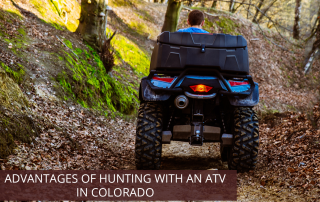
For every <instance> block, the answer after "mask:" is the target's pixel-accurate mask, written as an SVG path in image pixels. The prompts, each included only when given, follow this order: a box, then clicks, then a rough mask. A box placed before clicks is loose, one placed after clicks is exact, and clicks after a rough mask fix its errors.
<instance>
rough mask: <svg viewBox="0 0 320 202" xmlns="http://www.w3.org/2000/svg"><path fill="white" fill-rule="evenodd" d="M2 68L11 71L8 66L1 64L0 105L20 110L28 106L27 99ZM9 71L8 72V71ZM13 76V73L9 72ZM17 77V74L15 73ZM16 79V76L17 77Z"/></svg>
mask: <svg viewBox="0 0 320 202" xmlns="http://www.w3.org/2000/svg"><path fill="white" fill-rule="evenodd" d="M3 67H6V68H7V69H6V71H7V72H8V71H9V70H11V69H10V68H9V67H8V66H6V65H4V64H3V63H2V67H1V65H0V105H1V106H5V107H7V108H11V109H13V108H15V109H21V108H23V107H27V106H28V101H27V98H26V97H25V96H24V95H23V93H22V91H21V89H20V88H19V86H18V84H17V83H16V82H15V81H14V80H13V79H12V78H10V77H9V76H8V75H7V73H6V72H5V70H4V69H3ZM8 69H9V70H8ZM10 72H11V73H12V74H13V76H14V73H15V72H14V71H12V70H11V71H9V73H10ZM16 74H17V75H18V73H16ZM17 77H18V76H17Z"/></svg>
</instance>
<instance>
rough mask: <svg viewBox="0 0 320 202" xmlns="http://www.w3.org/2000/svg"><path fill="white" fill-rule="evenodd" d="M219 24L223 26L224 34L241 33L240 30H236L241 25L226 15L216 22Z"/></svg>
mask: <svg viewBox="0 0 320 202" xmlns="http://www.w3.org/2000/svg"><path fill="white" fill-rule="evenodd" d="M216 23H217V25H218V26H219V27H220V28H222V32H223V33H224V34H231V35H240V34H239V33H238V32H236V31H235V29H236V28H237V27H239V25H238V24H237V23H235V22H234V21H232V20H231V19H229V18H226V17H220V20H219V21H217V22H216Z"/></svg>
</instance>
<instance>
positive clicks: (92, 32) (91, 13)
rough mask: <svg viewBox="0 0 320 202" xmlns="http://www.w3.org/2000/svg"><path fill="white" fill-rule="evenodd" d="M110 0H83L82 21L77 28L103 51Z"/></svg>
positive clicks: (90, 42) (94, 46)
mask: <svg viewBox="0 0 320 202" xmlns="http://www.w3.org/2000/svg"><path fill="white" fill-rule="evenodd" d="M107 4H108V0H82V1H81V14H80V19H79V21H80V23H79V26H78V29H77V32H79V33H80V34H81V35H82V37H83V39H84V40H85V41H86V42H87V43H88V44H89V45H90V46H92V47H93V48H95V49H96V50H98V51H102V47H103V44H104V43H105V41H106V28H107V11H108V9H107Z"/></svg>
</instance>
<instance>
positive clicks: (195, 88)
mask: <svg viewBox="0 0 320 202" xmlns="http://www.w3.org/2000/svg"><path fill="white" fill-rule="evenodd" d="M190 88H191V89H192V90H193V91H194V92H202V93H204V92H205V93H207V92H209V91H210V90H211V89H212V87H210V86H206V85H203V84H199V85H194V86H190Z"/></svg>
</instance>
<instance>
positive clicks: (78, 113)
mask: <svg viewBox="0 0 320 202" xmlns="http://www.w3.org/2000/svg"><path fill="white" fill-rule="evenodd" d="M8 2H9V1H8ZM112 2H113V4H114V5H113V6H114V8H113V9H114V10H113V11H112V13H111V14H110V15H111V20H110V21H109V22H110V25H109V28H110V29H111V30H113V31H114V30H120V33H121V35H122V36H125V37H127V39H128V40H131V41H134V42H135V44H139V47H140V48H141V50H142V52H144V53H148V54H150V52H151V51H152V48H153V47H152V46H153V43H154V40H155V37H156V35H157V33H159V32H160V29H161V24H162V20H163V16H164V12H165V6H164V5H160V4H156V5H154V4H148V3H143V4H142V3H141V4H137V3H136V2H139V1H132V2H134V5H135V6H128V5H117V4H116V3H117V2H122V1H112ZM112 2H111V3H112ZM124 2H131V1H124ZM24 8H26V9H27V7H24ZM151 13H152V14H153V15H152V16H153V17H152V16H151ZM186 15H187V11H186V10H183V11H182V13H181V20H180V24H179V27H181V28H182V27H184V26H186V25H185V20H184V19H185V18H186ZM213 15H217V16H218V18H219V20H220V22H221V24H220V23H216V22H214V23H213V24H211V27H209V28H208V29H209V30H210V29H211V28H212V30H211V31H215V32H228V31H229V32H232V33H236V32H237V33H241V34H242V35H243V36H244V37H245V38H246V39H247V40H248V44H249V45H248V46H249V54H250V64H251V73H252V75H253V78H254V80H255V81H257V82H259V84H260V91H261V97H260V100H261V101H260V104H259V106H258V107H257V108H256V110H257V112H258V113H259V114H260V118H261V119H260V150H259V158H258V164H257V167H256V169H255V170H254V171H252V172H248V173H241V174H238V200H239V201H317V200H318V199H319V197H320V180H319V175H320V164H319V162H320V154H319V152H318V151H319V149H320V144H319V140H320V129H319V127H320V123H319V117H320V114H319V106H318V105H315V104H314V103H316V101H317V100H318V93H319V90H318V88H319V87H317V86H319V80H318V79H319V76H318V74H319V71H314V73H312V74H310V75H308V76H306V77H304V76H302V74H301V72H302V69H301V68H300V64H301V62H302V60H303V51H304V49H298V48H294V47H292V46H289V45H288V44H287V43H286V42H285V41H284V40H283V39H281V38H280V37H279V36H278V35H277V34H276V33H273V32H270V31H268V30H264V31H265V32H266V34H267V35H268V36H269V37H270V38H272V39H273V40H274V41H276V42H277V43H279V44H281V45H283V46H287V47H288V48H289V49H290V50H291V51H292V50H294V51H295V52H296V53H292V52H287V51H283V50H281V49H279V48H278V47H276V46H274V45H273V44H271V43H270V42H268V41H267V40H266V39H265V38H264V37H263V35H262V32H261V31H259V28H258V27H257V26H256V25H253V24H252V23H250V22H249V21H248V20H246V19H243V18H240V17H239V16H232V15H230V14H228V13H222V14H221V13H219V12H218V13H217V12H216V11H215V12H213ZM137 16H138V17H137ZM150 16H151V17H150ZM23 17H24V21H25V22H26V25H25V26H28V24H29V27H28V29H29V31H30V33H31V35H36V38H37V43H34V44H33V45H32V46H31V47H29V48H27V49H26V50H25V52H26V54H30V55H31V54H32V55H34V54H35V57H34V58H32V57H29V58H28V62H29V63H30V65H26V67H27V68H30V72H29V76H30V78H31V77H32V79H30V80H28V82H30V83H31V82H34V81H37V82H34V83H32V84H30V85H28V86H26V87H25V88H23V87H22V85H21V84H20V85H19V86H20V88H21V91H22V92H23V94H24V95H25V96H26V98H27V99H28V103H29V106H30V107H28V110H29V115H30V116H31V117H32V119H33V120H34V122H36V123H37V124H38V126H39V128H38V129H37V130H38V131H36V132H37V133H38V135H37V136H36V137H35V139H34V141H33V142H32V143H31V144H28V143H23V142H21V141H17V140H16V141H15V143H16V145H17V148H16V149H15V150H14V152H13V154H11V155H10V156H8V157H7V158H3V159H0V168H1V169H2V170H50V169H55V170H61V169H62V170H66V169H74V170H84V169H94V170H96V169H106V170H108V169H110V170H117V169H121V170H132V169H135V160H134V142H135V124H136V123H135V120H134V119H125V118H123V117H118V116H116V117H115V118H114V117H107V116H104V115H102V114H101V112H99V111H98V110H92V109H88V108H84V107H83V106H80V105H79V104H75V103H74V102H71V101H61V100H60V99H58V98H57V97H56V95H55V92H54V88H53V87H54V85H55V83H54V81H52V80H50V79H49V78H50V76H52V75H51V74H49V73H48V72H47V71H45V69H44V68H43V66H44V64H40V65H39V66H34V65H33V64H39V61H38V60H40V62H41V59H43V60H46V55H45V54H41V53H44V49H47V47H50V46H51V47H58V46H57V44H58V42H57V40H56V39H55V38H49V36H54V35H56V34H58V35H59V36H61V35H62V36H64V37H66V38H67V37H68V36H69V35H70V36H72V40H71V41H72V42H73V43H74V44H78V46H79V47H81V48H85V47H84V46H83V44H82V42H81V41H80V38H79V37H78V36H77V35H75V34H74V35H73V34H72V33H70V32H68V31H61V30H58V31H57V30H56V29H55V28H52V26H49V25H46V24H44V23H43V22H41V21H39V19H38V18H37V17H35V16H33V15H29V14H26V15H24V16H23ZM211 17H212V16H211ZM211 17H210V16H207V18H208V19H210V18H211ZM213 18H214V19H216V18H217V17H213ZM226 19H232V21H233V22H234V23H236V24H234V26H233V27H234V29H231V30H230V29H228V28H230V27H229V25H230V24H227V25H225V26H223V25H222V24H223V23H222V22H224V23H230V22H229V21H228V20H226ZM145 22H146V23H147V25H148V27H149V29H147V31H145V29H143V30H141V26H142V25H141V24H143V23H145ZM15 23H17V24H18V23H21V22H20V21H17V22H15ZM128 25H130V26H128ZM231 25H232V23H231ZM7 26H9V25H7ZM11 26H12V25H11ZM14 27H15V26H14ZM15 30H18V27H17V29H15ZM9 31H10V29H9ZM12 32H14V30H13V31H12ZM46 33H47V34H46ZM9 34H10V33H9ZM47 35H48V36H47ZM46 38H49V40H46ZM43 43H45V44H43ZM0 45H1V46H2V47H5V48H3V49H2V50H1V51H3V52H4V53H5V54H1V56H0V59H1V60H2V61H4V62H5V63H6V64H7V65H10V63H11V62H12V61H17V60H21V59H19V56H16V55H15V54H14V53H13V52H12V50H11V48H9V47H8V46H7V45H8V43H7V42H5V41H3V40H1V38H0ZM60 45H61V44H60ZM9 46H10V45H9ZM42 46H43V47H42ZM60 48H61V47H60ZM121 60H124V59H121ZM21 62H23V61H21ZM121 67H123V69H124V70H123V71H125V72H126V74H128V75H129V77H130V79H131V80H132V83H134V84H137V83H138V82H139V78H140V77H141V75H139V74H133V73H132V72H134V71H135V69H134V68H133V67H132V68H131V67H130V64H129V63H126V64H125V65H124V66H121ZM319 67H320V65H319V61H317V62H316V64H315V65H314V69H315V70H318V69H319ZM121 71H122V70H121ZM120 73H123V72H120ZM120 73H119V72H118V71H113V74H114V75H117V74H120ZM120 76H121V74H120ZM135 88H137V86H135ZM303 111H304V112H303ZM7 113H13V110H12V109H7V110H5V114H7ZM219 147H220V145H219V144H217V143H210V144H204V146H202V147H192V146H190V145H189V144H187V143H180V142H172V143H171V144H170V145H163V156H162V166H161V169H164V170H175V169H181V170H189V169H203V170H206V169H218V170H225V169H228V166H227V164H226V163H224V162H222V161H221V157H220V148H219Z"/></svg>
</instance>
